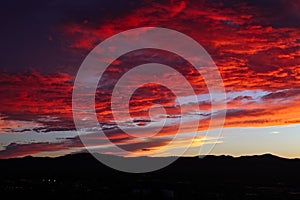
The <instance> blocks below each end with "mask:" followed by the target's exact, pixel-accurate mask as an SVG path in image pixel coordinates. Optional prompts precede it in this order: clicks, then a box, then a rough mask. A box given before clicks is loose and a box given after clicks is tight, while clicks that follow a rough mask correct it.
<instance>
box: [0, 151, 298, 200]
mask: <svg viewBox="0 0 300 200" xmlns="http://www.w3.org/2000/svg"><path fill="white" fill-rule="evenodd" d="M124 159H132V158H124ZM134 159H142V158H134ZM150 159H158V158H150ZM159 159H167V158H159ZM299 169H300V160H299V159H284V158H280V157H277V156H273V155H270V154H266V155H260V156H243V157H239V158H234V157H231V156H206V157H204V158H203V159H199V158H198V157H181V158H179V159H178V160H177V161H175V162H174V163H172V164H171V165H169V166H168V167H166V168H163V169H161V170H158V171H155V172H151V173H141V174H130V173H124V172H119V171H116V170H113V169H111V168H109V167H107V166H105V165H103V164H101V163H100V162H99V161H98V160H96V159H95V158H94V157H93V156H92V155H90V154H74V155H67V156H62V157H57V158H35V157H24V158H14V159H7V160H0V170H1V175H0V193H1V195H2V196H8V197H10V199H20V198H30V199H33V198H36V199H41V198H43V199H143V200H145V199H205V200H213V199H215V200H225V199H226V200H227V199H228V200H229V199H230V200H235V199H236V200H241V199H243V200H254V199H264V200H266V199H272V200H274V199H283V200H288V199H300V184H299V180H300V170H299Z"/></svg>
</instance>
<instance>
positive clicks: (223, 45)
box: [0, 0, 300, 158]
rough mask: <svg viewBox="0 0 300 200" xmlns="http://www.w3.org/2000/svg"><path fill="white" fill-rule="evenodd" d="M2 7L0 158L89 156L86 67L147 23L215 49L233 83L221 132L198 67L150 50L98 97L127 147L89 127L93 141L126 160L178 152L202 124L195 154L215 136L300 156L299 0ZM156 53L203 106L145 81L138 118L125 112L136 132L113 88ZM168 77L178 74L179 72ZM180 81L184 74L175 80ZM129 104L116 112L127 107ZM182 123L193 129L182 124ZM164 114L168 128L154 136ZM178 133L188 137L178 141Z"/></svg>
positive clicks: (232, 151) (130, 57)
mask: <svg viewBox="0 0 300 200" xmlns="http://www.w3.org/2000/svg"><path fill="white" fill-rule="evenodd" d="M0 13H1V14H0V15H1V19H2V23H1V26H2V27H1V32H0V44H1V45H0V55H1V59H0V158H13V157H23V156H28V155H31V156H60V155H66V154H73V153H80V152H86V147H85V146H84V145H83V144H82V142H81V140H80V137H79V135H78V134H79V133H78V132H77V130H76V127H75V124H74V120H73V114H72V91H73V85H74V81H75V77H76V74H77V71H78V69H79V67H80V66H81V64H82V62H83V60H84V59H85V57H86V56H87V55H88V53H89V52H90V51H91V50H93V49H94V47H96V46H97V45H98V44H99V43H101V42H102V41H104V40H105V39H106V38H109V37H110V36H113V35H114V34H117V33H120V32H122V31H126V30H129V29H132V28H139V27H164V28H168V29H173V30H176V31H179V32H181V33H183V34H186V35H188V36H189V37H191V38H193V39H194V40H196V41H197V42H198V43H199V44H201V45H202V46H203V47H204V49H205V50H206V51H207V52H208V53H209V55H210V56H211V57H212V59H213V60H214V62H215V64H216V66H217V68H218V70H219V72H220V75H221V77H222V79H223V83H224V87H225V91H226V104H227V110H226V119H225V124H224V128H223V131H222V135H221V137H220V138H219V139H218V138H213V137H207V136H205V131H206V130H207V129H208V124H209V122H210V117H211V115H212V114H213V113H212V112H211V99H210V95H209V93H208V88H207V86H206V84H205V82H204V80H203V78H202V77H201V76H200V75H199V74H198V73H197V71H195V69H194V68H193V66H191V64H190V63H189V62H187V61H186V60H184V59H183V58H181V57H180V56H178V55H175V54H172V53H170V52H166V51H162V50H158V49H143V50H136V51H132V52H129V53H127V54H124V55H122V56H121V57H119V58H118V59H116V60H115V61H114V62H113V63H112V64H111V65H110V66H109V67H108V69H107V71H105V73H104V75H103V77H102V78H101V79H100V81H99V83H98V87H97V92H96V94H95V102H96V105H95V110H96V116H97V119H98V122H99V125H100V126H101V128H102V129H103V131H104V132H105V135H106V136H107V138H108V139H109V141H110V142H112V143H113V144H115V145H117V146H118V147H120V148H122V149H124V150H125V151H126V152H118V151H115V150H113V148H112V147H111V143H109V142H108V141H107V138H102V137H99V136H97V135H95V133H91V132H89V131H88V130H87V133H88V134H89V139H90V140H89V141H90V143H89V144H88V148H91V149H92V148H95V149H97V148H101V149H102V151H103V152H104V153H107V154H115V155H121V156H144V155H146V156H170V155H171V156H173V155H178V152H179V151H180V149H182V148H185V147H186V146H187V144H189V143H190V142H191V135H193V134H194V132H191V130H190V129H189V128H188V127H189V123H192V122H193V121H194V120H198V122H199V126H198V129H197V131H196V135H197V137H196V138H194V139H193V141H192V144H191V146H190V147H189V149H188V150H187V151H186V153H185V155H186V156H195V155H198V153H199V148H200V146H201V145H205V144H210V143H216V145H215V148H214V149H213V150H212V151H211V152H210V154H213V155H233V156H241V155H255V154H264V153H272V154H274V155H278V156H282V157H287V158H295V157H297V158H299V157H300V147H299V145H298V141H300V135H299V133H300V1H299V0H295V1H285V0H265V1H259V0H246V1H238V0H233V1H227V0H223V1H221V0H199V1H192V0H186V1H184V0H163V1H158V0H157V1H155V0H149V1H148V0H147V1H134V0H116V1H110V0H102V1H97V0H86V1H76V0H75V1H74V0H73V1H71V0H66V1H58V0H45V1H37V0H29V1H17V0H12V1H6V2H3V3H2V5H1V8H0ZM136 37H139V35H137V36H136ZM178 43H179V44H180V41H178ZM158 61H159V62H160V63H163V64H165V65H168V66H171V67H173V68H174V69H175V70H177V71H178V72H180V73H181V74H182V75H183V76H184V77H185V78H186V79H187V80H188V81H189V82H190V83H191V85H192V86H193V88H194V90H195V93H196V95H197V98H198V104H197V106H198V105H199V108H200V110H201V112H195V111H194V110H192V109H191V108H192V105H194V104H193V102H191V101H190V98H191V97H190V96H189V95H187V94H186V93H185V91H181V93H180V96H176V95H175V94H174V91H172V90H170V89H169V88H167V87H164V86H162V85H158V84H153V83H149V84H145V85H142V86H141V87H139V88H137V90H135V91H134V93H133V96H132V98H131V99H130V104H129V108H130V109H129V110H130V117H131V118H130V119H127V118H123V119H122V120H121V122H122V123H121V126H122V127H123V128H124V127H125V128H131V127H133V126H134V127H136V129H137V130H138V131H137V135H136V137H133V136H131V135H128V134H126V133H125V132H124V131H123V130H122V129H121V128H120V127H119V124H118V123H119V121H117V120H115V118H114V116H113V113H112V110H111V103H110V100H111V95H112V91H113V88H114V85H115V84H116V83H117V81H118V79H120V78H121V77H122V75H123V74H124V73H126V72H127V71H128V70H130V69H133V68H134V67H135V66H138V65H141V64H145V63H152V62H158ZM144 76H145V75H144ZM144 76H142V77H139V76H136V77H134V79H133V81H135V80H139V79H143V78H145V77H144ZM164 77H165V81H172V80H173V81H174V74H172V73H169V74H164ZM154 82H155V81H154ZM180 85H181V82H180V81H178V82H175V86H174V87H176V86H180ZM125 87H126V86H125ZM179 102H181V103H183V105H180V106H179V105H178V104H179ZM122 103H123V102H122V101H121V100H120V103H119V104H118V105H119V106H120V107H118V108H117V109H119V110H122V109H123V107H122V106H123V105H122ZM156 104H160V105H161V106H163V107H164V112H165V113H164V119H162V118H161V115H159V114H160V111H161V110H159V109H150V108H151V107H152V106H153V105H156ZM82 109H83V110H84V109H87V108H85V107H82ZM149 110H150V111H151V113H150V114H149ZM217 114H218V113H216V115H217ZM150 115H151V116H150ZM180 119H182V120H183V121H184V123H185V125H186V126H185V129H183V130H182V131H180V132H178V120H180ZM82 120H84V119H82ZM162 120H166V124H165V126H164V127H163V128H162V129H161V130H160V131H159V132H158V133H157V134H155V135H153V136H152V137H146V136H147V135H149V134H151V133H152V132H154V131H155V126H156V125H157V123H160V122H161V121H162ZM149 124H150V125H149ZM145 127H146V128H145ZM175 135H177V136H178V137H179V139H178V140H177V141H176V142H174V143H170V141H171V140H172V138H173V137H174V136H175Z"/></svg>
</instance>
